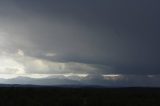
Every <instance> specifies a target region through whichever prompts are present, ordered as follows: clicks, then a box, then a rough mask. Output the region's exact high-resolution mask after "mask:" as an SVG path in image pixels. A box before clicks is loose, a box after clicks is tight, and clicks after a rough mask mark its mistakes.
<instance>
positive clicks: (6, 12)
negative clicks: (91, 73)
mask: <svg viewBox="0 0 160 106" xmlns="http://www.w3.org/2000/svg"><path fill="white" fill-rule="evenodd" d="M1 2H2V1H1ZM159 4H160V2H159V1H158V0H106V1H105V0H67V1H64V0H63V1H62V0H39V1H36V0H27V1H26V0H13V1H5V2H3V5H5V6H4V7H2V9H1V11H0V14H2V16H1V20H0V21H2V23H3V26H2V25H1V27H2V28H3V29H4V31H8V32H9V33H11V34H13V35H14V36H15V38H16V39H11V35H8V36H9V38H10V39H11V41H12V42H13V44H14V45H15V46H14V48H21V49H23V51H25V52H26V53H27V54H28V55H30V56H34V57H38V58H45V59H47V60H51V61H63V62H80V63H89V64H95V65H103V67H101V68H100V69H103V70H105V67H108V66H109V67H112V68H114V70H113V71H112V72H110V73H113V74H159V73H160V71H159V70H160V64H159V63H160V55H159V54H160V49H159V45H160V43H159V39H160V37H159V34H160V30H159V26H160V21H159V19H160V12H159V10H160V7H159ZM17 39H18V40H17ZM28 42H29V43H28ZM30 42H31V43H30ZM46 52H53V53H55V54H56V55H55V56H53V57H46V56H45V55H44V53H46ZM104 73H105V72H104ZM106 73H108V72H107V69H106Z"/></svg>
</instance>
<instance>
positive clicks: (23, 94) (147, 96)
mask: <svg viewBox="0 0 160 106" xmlns="http://www.w3.org/2000/svg"><path fill="white" fill-rule="evenodd" d="M8 105H9V106H120V105H123V106H160V89H158V88H114V89H113V88H107V89H106V88H53V87H35V88H32V87H1V88H0V106H8Z"/></svg>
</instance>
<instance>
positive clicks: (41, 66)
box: [0, 49, 111, 75]
mask: <svg viewBox="0 0 160 106" xmlns="http://www.w3.org/2000/svg"><path fill="white" fill-rule="evenodd" d="M0 59H1V63H2V64H1V65H2V66H1V68H0V73H1V74H15V75H18V74H19V75H23V74H28V75H29V74H47V75H48V74H64V75H65V74H70V73H72V74H97V72H98V74H104V73H105V71H104V70H103V69H101V65H100V66H99V65H96V64H95V65H94V64H85V63H76V62H56V61H55V62H54V61H49V60H44V59H39V58H35V57H30V56H27V55H25V53H24V51H22V50H20V49H18V50H17V52H15V53H12V54H10V53H7V52H4V51H3V52H2V53H1V56H0ZM108 71H111V68H108Z"/></svg>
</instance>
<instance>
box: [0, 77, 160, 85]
mask: <svg viewBox="0 0 160 106" xmlns="http://www.w3.org/2000/svg"><path fill="white" fill-rule="evenodd" d="M155 79H156V80H154V79H150V78H147V77H145V78H143V77H140V78H137V77H129V78H124V79H120V80H107V79H103V78H99V77H87V78H81V79H74V78H68V77H56V78H55V77H54V78H53V77H47V78H29V77H17V78H12V79H3V78H1V79H0V84H1V85H0V86H10V85H12V86H22V85H27V86H61V87H160V82H159V81H158V80H157V78H155Z"/></svg>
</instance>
